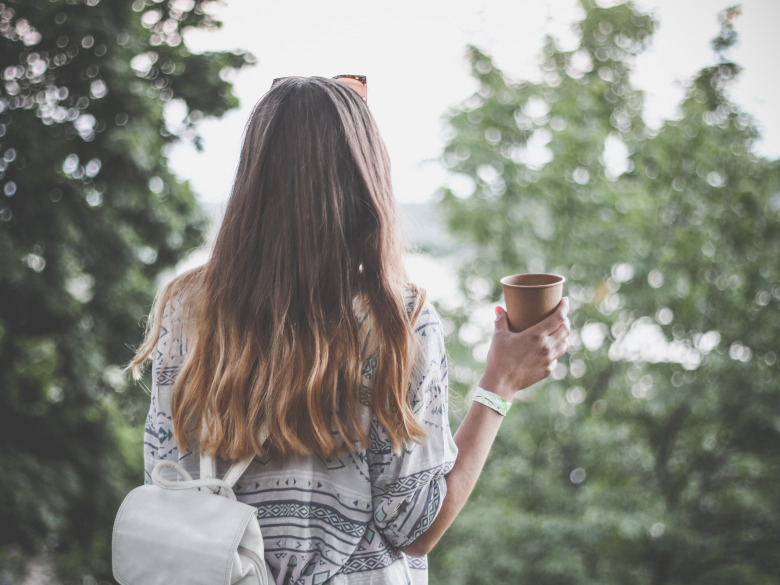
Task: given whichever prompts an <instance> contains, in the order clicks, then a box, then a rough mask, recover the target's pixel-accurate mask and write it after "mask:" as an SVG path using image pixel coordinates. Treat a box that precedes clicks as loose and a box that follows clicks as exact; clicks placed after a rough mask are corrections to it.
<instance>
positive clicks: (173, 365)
mask: <svg viewBox="0 0 780 585" xmlns="http://www.w3.org/2000/svg"><path fill="white" fill-rule="evenodd" d="M185 349H186V343H185V340H184V337H183V331H182V320H181V307H180V306H178V303H177V301H176V299H174V300H173V301H171V303H169V304H168V305H166V307H165V311H164V313H163V319H162V326H161V327H160V336H159V338H158V340H157V347H156V348H155V350H154V358H153V360H152V392H151V402H150V404H149V413H148V414H147V415H146V424H145V425H144V482H145V483H150V482H151V474H152V470H153V469H154V466H155V465H156V464H157V463H158V462H160V461H162V460H171V461H176V460H178V458H179V450H178V448H177V447H176V441H175V440H174V438H173V422H172V420H171V391H172V390H173V384H174V382H175V381H176V376H177V374H178V372H179V368H180V367H181V364H182V362H183V361H184V355H185Z"/></svg>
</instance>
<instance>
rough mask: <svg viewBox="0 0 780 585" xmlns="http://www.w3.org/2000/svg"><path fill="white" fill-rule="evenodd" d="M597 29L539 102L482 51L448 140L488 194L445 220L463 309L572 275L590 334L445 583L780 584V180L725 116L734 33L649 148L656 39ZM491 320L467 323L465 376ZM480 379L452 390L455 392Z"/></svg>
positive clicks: (476, 501) (627, 22)
mask: <svg viewBox="0 0 780 585" xmlns="http://www.w3.org/2000/svg"><path fill="white" fill-rule="evenodd" d="M582 5H583V8H584V9H585V17H584V19H583V20H582V21H581V22H580V23H579V24H578V30H579V32H580V33H581V42H580V46H579V48H578V49H576V50H575V51H571V52H567V51H562V50H560V49H559V48H558V47H557V46H556V44H555V41H554V39H549V40H548V42H547V43H546V46H545V48H544V54H543V62H542V81H541V82H539V83H529V82H515V81H512V80H510V79H509V78H508V77H507V76H506V75H504V74H503V73H502V72H501V71H499V70H497V69H496V67H495V66H494V64H493V63H492V62H491V60H490V58H489V57H488V56H487V55H485V54H483V53H482V52H481V51H480V50H479V49H477V48H474V47H472V48H471V61H472V65H473V74H474V76H475V78H476V79H477V80H478V81H479V82H480V89H479V91H478V92H477V93H476V94H475V95H474V96H472V97H471V98H469V99H468V100H467V101H466V102H465V103H464V104H463V105H462V107H460V108H459V109H457V110H455V111H453V112H452V113H451V114H450V115H449V117H448V121H449V124H450V125H451V128H452V139H451V140H450V142H449V144H448V145H447V146H446V149H445V152H444V162H445V164H446V165H447V166H448V167H449V169H450V170H451V172H452V173H454V174H455V175H456V176H460V179H462V180H461V181H460V184H461V185H463V184H466V185H469V186H470V187H472V188H471V189H470V191H466V192H464V191H463V190H462V189H461V190H459V191H457V190H453V189H445V190H444V191H443V194H442V200H441V208H442V210H443V211H444V212H445V213H446V215H447V218H448V222H449V225H450V228H451V230H452V231H453V232H454V234H455V235H456V236H457V237H458V238H459V239H461V240H462V241H463V242H464V245H463V247H464V250H470V252H469V254H468V258H467V260H465V261H464V262H463V264H462V266H461V274H462V279H461V280H462V288H463V291H464V293H465V294H466V296H467V297H468V298H469V299H470V301H471V303H472V304H473V305H481V304H484V303H487V302H490V303H495V302H496V301H497V300H498V299H499V298H500V293H501V291H500V286H499V284H498V280H499V278H500V277H501V276H503V275H506V274H512V273H516V272H539V271H550V272H557V273H561V274H564V275H566V277H567V283H566V294H567V295H568V296H569V297H570V299H571V304H572V312H571V320H572V329H573V333H572V338H571V341H572V349H571V350H570V353H569V356H567V359H563V360H562V362H564V363H562V364H560V365H559V367H558V369H557V370H556V372H555V373H554V375H553V377H552V378H551V379H550V380H549V381H547V382H544V383H543V384H540V385H539V387H538V388H534V389H531V390H530V391H527V392H525V393H524V394H525V396H524V397H525V398H527V399H529V401H528V402H525V403H520V404H518V405H516V406H515V408H514V409H513V411H512V412H511V413H510V414H509V417H508V419H507V420H506V422H505V423H504V428H503V429H502V431H501V433H500V435H499V439H498V442H497V443H496V445H495V447H494V451H493V453H492V456H491V460H490V461H489V462H488V465H487V467H486V470H485V472H484V474H483V477H482V479H481V480H480V484H479V485H478V486H477V491H476V492H475V494H474V496H473V498H472V500H471V501H470V503H469V505H468V506H467V507H466V509H465V510H464V512H463V513H462V515H461V517H460V518H459V519H458V521H457V522H456V523H455V526H454V527H453V528H452V529H451V531H450V532H449V533H448V534H447V535H445V538H444V540H443V541H442V544H441V545H440V547H439V548H438V549H437V550H435V551H434V556H433V559H432V568H433V573H432V578H431V580H432V582H440V583H486V582H497V583H536V584H557V583H567V584H579V583H581V584H596V583H598V584H602V585H603V584H611V583H613V584H615V585H630V584H637V585H644V584H650V583H652V584H654V585H656V584H664V583H670V584H671V583H676V584H686V585H690V584H695V583H708V584H713V583H723V584H726V583H774V582H775V580H776V576H777V575H778V574H780V557H778V556H777V554H776V552H777V546H778V542H780V540H779V537H780V500H778V499H777V497H776V494H775V491H774V484H776V483H777V481H778V480H780V463H778V460H777V457H776V454H777V452H778V450H780V418H778V412H780V390H778V387H777V380H778V365H777V331H778V330H780V316H779V315H780V313H779V312H778V310H777V309H778V302H779V301H780V266H779V265H778V263H777V260H776V259H777V258H778V257H780V162H778V161H771V160H765V159H762V158H760V157H758V156H756V155H755V154H754V150H753V144H754V142H755V140H756V138H757V136H758V132H757V130H756V127H755V124H754V123H753V121H752V120H751V119H750V118H749V117H748V116H747V115H746V114H744V113H743V112H741V111H740V109H739V108H738V107H737V106H736V105H735V104H733V103H732V102H731V101H730V100H729V99H728V94H727V90H728V87H729V83H730V82H731V81H732V80H733V79H734V77H735V76H736V75H737V73H738V67H737V66H736V65H735V64H734V63H731V62H730V61H728V60H727V59H726V57H725V52H726V50H727V49H728V47H729V46H731V45H732V44H733V43H734V41H735V39H736V33H735V31H734V26H733V21H734V18H735V16H736V15H737V13H738V12H737V11H736V9H729V10H728V11H726V12H725V13H724V15H723V16H722V17H721V25H722V33H721V35H720V36H719V37H718V39H716V41H715V42H714V43H713V46H714V48H715V49H716V51H717V53H718V58H719V62H718V63H716V64H715V65H714V66H712V67H708V68H705V69H704V70H702V71H701V72H700V73H699V74H698V75H697V76H696V78H695V79H694V80H693V81H692V83H691V84H690V87H689V88H688V91H687V94H686V97H685V99H684V101H683V102H682V104H681V108H680V112H681V113H680V117H679V118H677V119H674V120H669V121H667V122H666V123H665V124H664V125H663V126H662V127H661V128H660V129H658V130H651V129H649V128H647V127H646V126H645V125H644V123H643V121H642V117H641V112H642V105H643V104H642V99H643V98H642V95H641V93H640V92H639V91H637V90H636V89H635V88H634V87H632V85H631V80H630V73H631V70H630V63H631V57H632V56H633V55H635V54H637V53H638V52H639V51H641V50H642V48H643V47H644V45H645V44H646V43H647V42H648V40H649V39H650V37H651V35H652V33H653V29H654V26H655V23H654V22H653V21H652V19H651V18H649V17H648V16H647V15H644V14H642V13H640V12H639V11H638V10H637V9H636V8H635V7H634V6H633V4H632V3H631V2H628V3H625V4H621V5H619V6H615V7H611V8H600V7H598V6H596V4H595V3H594V2H591V1H585V0H583V2H582ZM541 147H544V148H546V149H547V155H546V156H545V157H543V158H539V157H538V155H537V154H535V153H538V152H539V149H540V148H541ZM614 152H618V153H620V152H623V153H625V154H626V156H624V157H622V158H621V157H617V160H618V162H619V163H620V164H618V165H617V166H616V165H615V162H614V161H615V158H616V157H615V155H614V154H613V153H614ZM465 255H466V254H461V256H465ZM473 309H474V306H469V307H465V308H464V309H463V311H462V312H456V313H454V314H452V315H449V317H450V318H451V319H452V322H453V323H454V324H455V326H456V331H457V333H458V334H459V335H453V336H452V337H453V339H452V340H451V343H450V346H451V347H453V356H454V358H455V360H456V361H458V360H465V359H467V358H468V357H469V354H470V353H471V352H472V347H471V346H470V345H469V344H467V343H463V342H462V339H466V340H470V339H471V338H472V337H473V335H472V334H469V333H467V334H465V335H464V332H467V331H468V329H469V328H473V327H475V322H472V315H473V314H474V313H475V311H474V310H473ZM481 341H483V340H481ZM471 363H472V364H473V368H472V369H471V370H469V369H468V368H464V367H463V362H461V367H458V368H454V369H453V374H452V375H453V378H454V380H455V382H456V384H458V385H459V386H460V388H461V389H465V388H468V386H469V385H470V384H472V383H473V380H474V372H475V371H477V370H478V369H479V365H478V364H474V363H473V361H472V362H471Z"/></svg>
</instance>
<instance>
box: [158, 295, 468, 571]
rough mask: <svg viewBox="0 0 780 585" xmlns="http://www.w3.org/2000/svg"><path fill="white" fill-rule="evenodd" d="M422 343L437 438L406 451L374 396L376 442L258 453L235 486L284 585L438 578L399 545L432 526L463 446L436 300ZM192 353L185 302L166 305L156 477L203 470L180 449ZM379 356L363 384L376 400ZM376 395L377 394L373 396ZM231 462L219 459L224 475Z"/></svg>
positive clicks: (416, 390)
mask: <svg viewBox="0 0 780 585" xmlns="http://www.w3.org/2000/svg"><path fill="white" fill-rule="evenodd" d="M415 338H416V340H417V342H418V343H419V351H418V356H417V360H418V361H417V366H418V367H416V368H415V371H416V372H417V374H415V376H414V379H413V380H412V383H411V385H410V389H409V390H410V392H411V393H412V405H413V409H414V412H415V414H416V416H417V417H418V419H419V420H420V421H421V422H422V423H423V425H424V427H425V429H426V431H427V433H428V436H427V439H426V440H425V442H424V443H423V444H421V445H412V446H410V447H409V449H408V450H405V451H403V452H402V453H401V454H400V455H396V454H394V453H393V450H392V443H391V442H390V440H389V437H388V434H387V432H386V431H385V429H384V428H383V427H382V425H381V424H379V421H378V420H377V419H376V417H375V416H373V414H372V412H371V409H370V406H368V405H367V404H364V412H363V415H364V422H365V424H366V425H367V426H369V427H370V432H369V436H370V444H369V447H368V449H363V450H360V451H357V452H356V453H354V454H349V453H347V454H344V455H341V456H340V457H338V458H333V459H324V458H322V457H318V456H310V457H303V458H288V459H274V458H269V457H263V458H260V457H256V458H255V460H254V461H253V462H252V464H251V465H250V466H249V468H248V469H247V471H246V472H245V473H244V475H243V476H242V477H241V479H239V481H238V483H237V484H236V486H235V488H234V491H235V493H236V496H237V498H238V499H239V500H240V501H242V502H245V503H248V504H251V505H253V506H256V507H257V509H258V522H259V523H260V528H261V530H262V533H263V539H264V542H265V558H266V561H267V562H268V564H269V565H270V567H271V569H272V572H273V574H274V576H275V578H276V584H277V585H319V584H321V583H328V584H330V585H363V584H368V583H372V584H375V585H376V584H388V585H390V584H393V585H395V584H399V585H400V584H404V585H406V584H409V585H412V584H414V585H419V584H424V583H427V581H428V571H427V569H428V567H427V560H426V558H425V557H423V558H411V557H407V556H406V555H404V554H403V553H402V552H400V551H399V550H398V549H399V548H401V547H403V546H405V545H407V544H409V543H410V542H412V541H413V540H414V539H415V538H416V537H418V536H419V535H420V534H421V533H422V532H424V531H425V530H426V528H428V526H430V523H431V522H432V521H433V519H434V518H435V517H436V514H437V513H438V512H439V510H440V508H441V504H442V501H443V499H444V495H445V493H446V490H447V484H446V482H445V480H444V475H445V474H446V473H448V472H449V471H450V469H452V466H453V464H454V462H455V458H456V455H457V447H456V446H455V443H454V441H453V439H452V433H451V431H450V426H449V422H448V418H447V406H448V402H447V401H448V393H447V360H446V355H445V350H444V338H443V334H442V330H441V323H440V321H439V317H438V315H437V314H436V312H435V310H434V309H433V307H431V306H430V305H426V306H425V307H424V309H423V311H422V313H421V315H420V317H419V318H418V320H417V322H416V324H415ZM185 354H186V341H185V339H184V336H183V332H182V317H181V303H180V302H179V301H177V300H176V299H174V301H173V302H172V303H171V306H168V307H166V311H165V316H164V318H163V326H162V330H161V333H160V338H159V342H158V344H157V351H156V354H155V358H154V366H153V376H152V377H153V385H152V400H151V407H150V409H149V415H148V417H147V420H146V431H145V438H144V463H145V470H146V481H147V482H149V481H150V480H149V475H150V473H151V471H152V469H153V468H154V466H155V464H156V463H157V462H159V461H161V460H163V459H168V460H172V461H178V462H179V463H180V464H182V465H183V466H184V467H185V469H187V471H189V472H190V473H191V474H192V476H193V477H197V476H198V473H199V459H198V455H197V453H194V454H193V453H190V452H187V453H180V452H179V450H178V449H177V447H176V444H175V441H174V440H173V426H172V424H171V414H170V397H171V389H172V388H173V383H174V381H175V379H176V375H177V373H178V370H179V368H180V367H181V364H182V362H183V360H184V356H185ZM373 375H374V364H373V361H372V360H369V361H368V363H366V365H365V368H364V372H363V376H364V378H363V383H364V387H365V389H366V394H367V395H368V396H369V398H370V388H371V379H372V377H373ZM367 402H368V401H367ZM226 468H227V465H226V464H225V463H224V462H222V461H219V462H218V473H219V474H224V472H225V471H226Z"/></svg>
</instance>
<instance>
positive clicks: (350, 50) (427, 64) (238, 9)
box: [171, 0, 780, 203]
mask: <svg viewBox="0 0 780 585" xmlns="http://www.w3.org/2000/svg"><path fill="white" fill-rule="evenodd" d="M607 1H608V0H603V1H602V2H601V3H602V4H605V3H606V2H607ZM736 2H737V0H641V1H640V2H639V5H640V6H641V7H643V8H645V9H647V10H649V11H651V12H652V13H653V14H655V15H656V16H657V18H658V19H659V20H660V25H659V28H658V30H657V31H656V35H655V37H654V41H653V45H652V47H651V49H650V50H649V51H648V52H647V53H645V54H643V55H641V56H640V57H639V58H638V59H637V61H636V69H635V71H636V75H635V77H634V83H635V84H636V85H637V86H638V87H640V88H641V89H644V90H645V92H646V101H647V104H646V119H647V120H648V122H650V123H651V124H655V125H657V124H658V123H659V122H660V121H661V120H663V119H666V118H669V117H673V116H674V114H675V109H676V106H677V104H678V103H679V100H680V98H681V97H682V84H684V83H685V82H686V81H687V80H689V79H690V78H691V77H692V76H693V75H695V73H696V72H697V71H698V70H699V69H700V68H701V67H703V66H706V65H709V64H712V63H713V62H714V58H715V57H714V55H713V53H712V51H711V49H710V44H709V41H710V40H711V39H712V38H713V37H714V36H715V35H716V34H717V32H718V23H717V18H716V15H717V13H718V12H719V11H720V10H721V9H723V8H725V7H726V6H730V5H732V4H734V3H736ZM742 6H743V14H742V16H741V17H740V18H739V19H738V21H737V29H738V32H739V34H740V44H739V45H738V46H737V47H735V48H734V49H733V50H732V51H731V53H730V56H731V57H732V58H733V59H734V60H735V61H737V62H738V63H739V64H741V65H742V66H743V67H744V69H745V70H744V71H743V74H742V76H741V78H740V80H739V81H738V83H737V85H736V87H735V91H734V98H735V99H736V100H737V101H738V102H739V103H741V104H742V105H743V107H744V108H745V109H746V110H747V111H748V112H750V113H751V114H753V115H754V116H755V117H756V118H757V119H758V120H759V122H760V123H761V126H762V128H763V132H764V141H763V142H762V143H761V144H760V145H759V150H760V152H761V153H762V154H764V155H766V156H769V157H772V158H779V157H780V114H779V113H778V108H777V106H776V105H775V96H777V95H778V93H779V92H780V82H779V81H778V75H777V71H778V68H777V65H776V63H774V58H773V57H772V55H775V56H777V55H780V35H778V34H777V33H776V32H774V30H773V29H776V28H777V25H779V24H780V0H743V1H742ZM214 12H215V13H216V14H218V15H219V16H220V18H221V19H222V20H223V21H224V26H223V28H222V29H221V30H220V31H217V32H211V33H200V32H198V33H195V34H192V35H190V36H188V37H186V40H187V44H188V46H189V47H190V49H192V50H194V51H207V50H226V49H227V50H232V49H246V50H248V51H250V52H252V53H253V54H254V55H255V56H256V57H257V65H256V66H254V67H250V68H246V69H245V70H244V71H243V72H241V73H240V74H238V75H237V76H236V78H235V80H234V82H235V90H236V93H237V95H238V97H239V98H240V100H241V107H240V109H238V110H235V111H232V112H230V113H229V114H228V115H226V116H225V117H224V118H222V119H221V120H216V121H212V120H209V121H205V122H204V123H202V125H201V133H202V136H203V139H204V146H205V150H204V152H202V153H196V152H195V150H194V149H193V148H192V147H191V146H188V145H180V146H177V147H175V148H174V149H173V151H172V153H171V162H172V166H173V168H174V170H175V171H176V172H177V174H178V175H179V176H180V177H182V178H184V179H189V180H190V181H191V183H192V185H193V186H194V188H195V190H196V192H197V193H198V194H199V197H200V199H201V201H203V202H208V203H223V202H224V201H225V200H226V198H227V196H228V194H229V191H230V186H231V182H232V179H233V173H234V171H235V166H236V163H237V161H238V152H239V148H240V143H241V134H242V131H243V127H244V124H245V122H246V120H247V118H248V116H249V112H250V110H251V108H252V106H253V105H254V103H255V102H256V101H257V100H258V99H259V98H260V97H261V96H262V95H263V93H265V91H266V90H267V89H268V87H269V86H270V84H271V81H272V79H273V78H275V77H283V76H286V75H322V76H328V77H329V76H332V75H336V74H339V73H360V74H365V75H367V76H368V84H369V94H368V95H369V97H368V100H369V106H370V107H371V110H372V112H373V114H374V116H375V118H376V119H377V122H378V124H379V128H380V130H381V131H382V134H383V137H384V139H385V142H386V143H387V147H388V150H389V152H390V157H391V160H392V163H393V181H394V187H395V193H396V196H397V198H398V199H399V200H400V201H403V202H414V201H426V200H430V198H431V197H432V196H433V194H434V193H435V192H436V190H437V189H438V188H439V187H440V186H441V185H443V184H444V183H445V180H446V177H445V174H444V172H443V170H442V169H441V168H440V166H439V165H438V164H437V163H436V162H435V159H436V158H437V157H438V155H439V153H440V150H441V147H442V145H443V139H442V137H441V128H442V123H441V117H442V115H443V114H444V113H445V112H446V111H447V109H448V108H449V107H451V106H454V105H457V104H458V103H459V102H461V101H462V100H464V99H465V98H466V97H468V96H469V95H471V93H472V92H473V91H474V89H475V86H474V83H473V81H472V80H471V78H470V76H469V72H468V66H467V64H466V61H465V58H464V56H465V51H464V48H465V46H466V45H467V44H468V43H474V44H476V45H477V46H479V47H480V48H482V49H483V50H484V51H486V52H487V53H489V54H491V55H492V56H493V58H494V60H495V62H496V65H497V66H498V67H499V68H501V69H503V70H504V71H505V72H506V73H508V74H510V75H511V76H513V77H515V78H526V79H536V77H537V75H538V71H537V69H538V67H537V61H536V57H537V55H538V53H539V50H540V48H541V42H542V38H543V36H544V34H545V33H547V32H550V33H552V34H553V35H555V36H557V37H559V38H561V39H562V40H563V41H564V44H566V42H569V43H570V42H571V33H570V32H569V27H570V24H571V23H572V22H573V21H575V20H576V19H577V18H578V16H579V8H578V3H577V2H576V0H525V1H521V0H416V1H411V0H397V1H396V2H392V3H390V2H382V3H373V2H370V1H366V0H359V1H358V0H331V1H330V2H323V1H322V0H300V1H289V2H283V1H280V0H276V1H264V0H226V5H225V6H222V7H218V8H217V9H215V10H214ZM567 39H568V41H567ZM172 113H173V114H174V115H175V109H174V111H173V112H172ZM431 161H434V162H431Z"/></svg>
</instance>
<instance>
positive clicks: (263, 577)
mask: <svg viewBox="0 0 780 585" xmlns="http://www.w3.org/2000/svg"><path fill="white" fill-rule="evenodd" d="M256 517H257V510H256V509H255V508H254V507H253V506H249V505H247V504H243V503H241V502H237V501H235V500H233V499H230V498H227V497H221V496H216V495H214V494H212V493H211V492H210V491H208V490H204V491H197V490H193V489H188V490H169V489H164V488H161V487H159V486H156V485H144V486H141V487H138V488H136V489H134V490H133V491H132V492H130V493H129V494H128V495H127V497H126V498H125V501H124V502H123V503H122V506H121V507H120V509H119V512H118V514H117V517H116V521H115V523H114V537H113V544H112V555H113V566H114V577H115V579H116V580H117V581H118V582H119V583H121V584H122V585H177V584H182V585H185V584H186V585H234V584H237V583H240V584H241V585H250V584H252V585H255V584H257V585H266V584H267V583H268V579H269V573H268V569H267V567H266V565H265V562H264V560H263V539H262V536H261V534H260V527H259V526H258V524H257V520H256Z"/></svg>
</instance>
